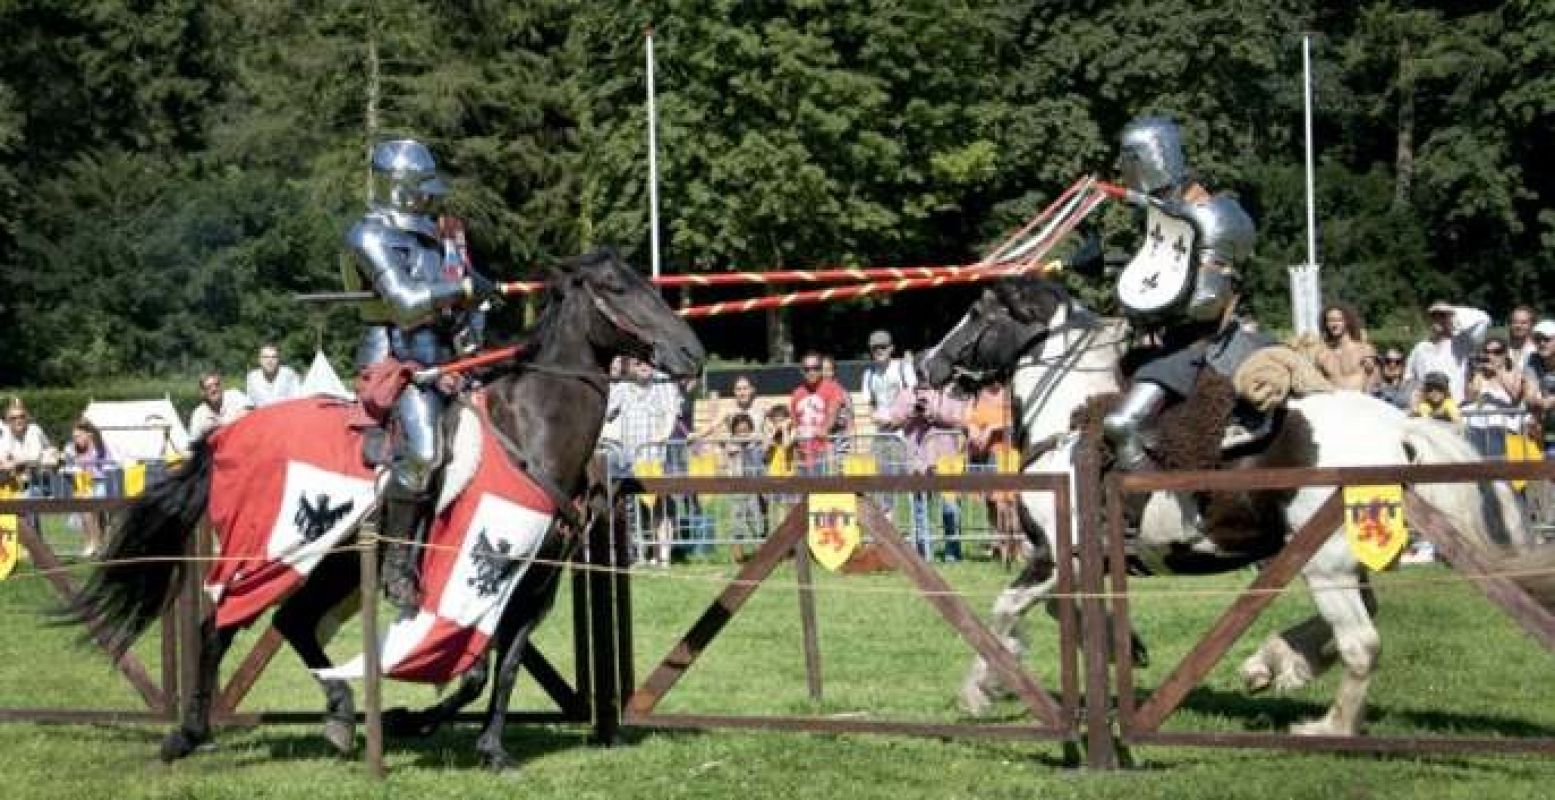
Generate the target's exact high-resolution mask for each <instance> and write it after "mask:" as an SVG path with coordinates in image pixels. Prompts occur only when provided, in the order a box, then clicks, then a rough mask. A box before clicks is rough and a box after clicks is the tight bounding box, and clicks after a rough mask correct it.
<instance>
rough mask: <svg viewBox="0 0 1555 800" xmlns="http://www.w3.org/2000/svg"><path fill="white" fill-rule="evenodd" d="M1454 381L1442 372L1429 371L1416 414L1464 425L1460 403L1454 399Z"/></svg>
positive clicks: (1458, 425) (1422, 387)
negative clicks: (1459, 408)
mask: <svg viewBox="0 0 1555 800" xmlns="http://www.w3.org/2000/svg"><path fill="white" fill-rule="evenodd" d="M1451 392H1452V381H1450V380H1448V378H1447V375H1446V374H1445V373H1442V372H1431V373H1427V374H1426V376H1425V380H1424V381H1423V382H1421V384H1420V403H1419V404H1418V405H1416V406H1415V414H1414V415H1415V416H1417V417H1427V418H1430V419H1435V420H1441V421H1442V422H1450V423H1452V425H1453V427H1456V428H1462V427H1463V415H1462V414H1460V413H1459V412H1458V403H1457V401H1455V400H1453V399H1452V395H1451Z"/></svg>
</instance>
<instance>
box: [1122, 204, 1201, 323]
mask: <svg viewBox="0 0 1555 800" xmlns="http://www.w3.org/2000/svg"><path fill="white" fill-rule="evenodd" d="M1145 222H1146V227H1145V241H1144V244H1143V245H1142V246H1140V248H1139V252H1138V253H1136V254H1135V255H1134V259H1133V260H1132V261H1130V262H1129V263H1128V266H1126V267H1124V268H1123V274H1121V275H1119V276H1118V300H1119V302H1121V303H1122V304H1123V307H1124V308H1126V309H1128V310H1129V311H1130V312H1131V313H1132V314H1139V315H1143V316H1147V317H1148V316H1153V315H1156V314H1160V313H1161V312H1164V311H1167V310H1168V309H1170V308H1171V307H1172V306H1174V305H1176V304H1177V302H1178V301H1179V300H1181V299H1182V298H1183V296H1184V295H1186V294H1187V293H1188V290H1189V289H1191V288H1192V285H1193V270H1192V266H1193V259H1192V256H1193V225H1192V224H1191V223H1189V222H1188V221H1187V220H1184V219H1178V218H1176V217H1173V216H1171V215H1169V214H1166V213H1165V212H1162V211H1161V210H1159V209H1157V208H1153V207H1152V208H1149V209H1146V211H1145Z"/></svg>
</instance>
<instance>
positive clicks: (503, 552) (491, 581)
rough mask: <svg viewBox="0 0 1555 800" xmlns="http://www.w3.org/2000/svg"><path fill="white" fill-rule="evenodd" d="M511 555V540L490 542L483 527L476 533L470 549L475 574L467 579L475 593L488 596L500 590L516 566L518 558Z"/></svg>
mask: <svg viewBox="0 0 1555 800" xmlns="http://www.w3.org/2000/svg"><path fill="white" fill-rule="evenodd" d="M512 555H513V543H512V542H497V543H496V544H492V541H491V537H489V536H487V535H486V529H484V528H482V529H481V532H480V533H478V534H476V538H475V547H474V548H473V549H471V550H470V558H472V559H474V561H475V574H474V575H472V576H470V579H469V584H470V586H471V587H472V588H474V589H475V593H476V594H478V595H480V596H481V597H490V596H492V595H494V594H496V593H497V592H499V591H501V590H502V584H503V583H505V582H506V581H507V579H508V576H509V575H512V574H513V568H514V567H516V566H518V559H515V558H513V557H512Z"/></svg>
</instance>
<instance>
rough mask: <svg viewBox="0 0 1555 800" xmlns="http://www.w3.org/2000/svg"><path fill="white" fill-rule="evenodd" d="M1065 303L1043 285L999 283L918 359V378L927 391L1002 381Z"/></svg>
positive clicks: (1049, 285)
mask: <svg viewBox="0 0 1555 800" xmlns="http://www.w3.org/2000/svg"><path fill="white" fill-rule="evenodd" d="M1066 300H1067V296H1066V295H1065V294H1064V292H1063V290H1062V289H1060V288H1058V286H1056V285H1055V284H1052V283H1048V282H1046V281H1033V280H1029V279H1016V280H1006V281H1000V282H998V283H995V284H993V285H992V286H991V287H989V288H987V289H984V290H983V293H982V294H981V295H980V296H979V297H978V298H977V300H976V302H974V303H972V308H971V309H969V310H968V311H967V313H966V315H965V316H963V317H962V318H961V321H960V322H958V323H956V327H954V328H952V329H951V330H950V333H947V334H945V338H943V339H941V340H940V341H939V343H938V344H936V345H934V346H933V347H931V348H929V349H928V350H926V351H924V352H923V353H922V354H920V355H919V356H918V372H919V374H921V375H923V376H924V379H925V380H926V381H928V383H929V385H930V386H944V385H945V384H947V383H949V382H950V381H951V380H953V379H957V378H961V379H966V380H970V381H972V382H974V383H985V382H987V381H989V380H992V379H994V378H997V377H1001V376H1004V375H1006V374H1008V372H1009V371H1010V370H1011V369H1013V368H1014V367H1015V362H1016V361H1018V360H1019V359H1020V357H1021V354H1023V353H1025V352H1026V350H1027V349H1028V348H1030V347H1031V344H1032V342H1034V341H1036V340H1037V339H1039V338H1040V337H1042V336H1043V335H1044V334H1045V333H1047V332H1048V330H1049V325H1050V322H1051V321H1052V319H1053V317H1054V315H1056V314H1057V313H1058V309H1059V307H1060V306H1062V305H1063V304H1064V303H1065V302H1066Z"/></svg>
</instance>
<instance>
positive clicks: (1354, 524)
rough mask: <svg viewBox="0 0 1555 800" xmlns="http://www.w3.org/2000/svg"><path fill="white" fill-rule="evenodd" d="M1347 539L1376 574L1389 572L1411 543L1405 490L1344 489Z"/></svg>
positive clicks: (1386, 487)
mask: <svg viewBox="0 0 1555 800" xmlns="http://www.w3.org/2000/svg"><path fill="white" fill-rule="evenodd" d="M1344 538H1345V540H1346V541H1348V542H1349V543H1350V551H1351V552H1353V553H1354V554H1355V558H1356V560H1357V561H1359V562H1361V563H1362V564H1365V565H1366V566H1368V567H1370V568H1371V569H1373V570H1375V571H1381V570H1384V569H1387V568H1388V566H1389V565H1390V564H1392V563H1393V561H1394V560H1395V559H1397V558H1398V556H1399V553H1402V552H1403V551H1404V545H1406V544H1408V542H1409V529H1408V528H1407V527H1406V526H1405V525H1404V489H1403V487H1401V486H1399V485H1398V484H1393V485H1391V486H1346V487H1344Z"/></svg>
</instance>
